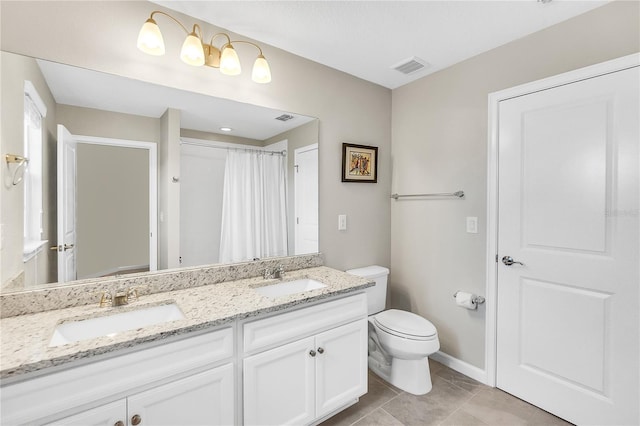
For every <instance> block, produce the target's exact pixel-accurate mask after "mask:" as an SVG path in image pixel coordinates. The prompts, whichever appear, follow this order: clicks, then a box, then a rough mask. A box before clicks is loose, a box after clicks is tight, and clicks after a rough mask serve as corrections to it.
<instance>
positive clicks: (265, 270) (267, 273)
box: [262, 268, 273, 280]
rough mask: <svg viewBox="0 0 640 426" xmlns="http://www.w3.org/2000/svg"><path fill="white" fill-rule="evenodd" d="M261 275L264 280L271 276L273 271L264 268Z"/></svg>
mask: <svg viewBox="0 0 640 426" xmlns="http://www.w3.org/2000/svg"><path fill="white" fill-rule="evenodd" d="M262 277H263V278H264V279H265V280H268V279H270V278H273V271H271V269H269V268H264V274H263V275H262Z"/></svg>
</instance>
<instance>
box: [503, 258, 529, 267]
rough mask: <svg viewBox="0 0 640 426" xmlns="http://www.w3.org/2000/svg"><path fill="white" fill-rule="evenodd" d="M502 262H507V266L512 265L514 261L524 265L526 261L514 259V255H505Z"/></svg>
mask: <svg viewBox="0 0 640 426" xmlns="http://www.w3.org/2000/svg"><path fill="white" fill-rule="evenodd" d="M502 263H504V264H505V265H507V266H511V265H513V264H514V263H517V264H518V265H522V266H524V263H522V262H518V261H517V260H513V257H511V256H505V257H503V258H502Z"/></svg>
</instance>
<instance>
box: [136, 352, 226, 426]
mask: <svg viewBox="0 0 640 426" xmlns="http://www.w3.org/2000/svg"><path fill="white" fill-rule="evenodd" d="M233 376H234V375H233V365H232V364H226V365H223V366H221V367H218V368H214V369H212V370H208V371H205V372H203V373H198V374H195V375H193V376H189V377H186V378H184V379H180V380H177V381H175V382H171V383H167V384H165V385H162V386H158V387H156V388H153V389H150V390H148V391H145V392H142V393H139V394H136V395H132V396H130V397H129V398H127V400H128V405H129V407H128V420H129V423H128V424H129V425H134V424H136V423H138V422H136V421H134V420H133V418H134V417H135V416H139V419H140V423H139V424H140V425H154V426H155V425H167V426H169V425H171V426H173V425H181V426H187V425H231V424H233V423H234V417H235V409H234V397H235V392H234V385H233V382H234V380H233Z"/></svg>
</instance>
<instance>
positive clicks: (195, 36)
mask: <svg viewBox="0 0 640 426" xmlns="http://www.w3.org/2000/svg"><path fill="white" fill-rule="evenodd" d="M155 14H160V15H164V16H167V17H169V18H171V19H172V20H173V21H174V22H176V23H177V24H178V25H180V27H181V28H182V29H183V30H184V32H185V33H186V34H187V37H186V39H185V41H184V43H183V44H182V50H181V51H180V59H182V61H183V62H185V63H186V64H189V65H193V66H196V67H198V66H202V65H207V66H209V67H212V68H218V69H220V72H221V73H222V74H226V75H238V74H240V73H241V72H242V67H241V66H240V60H239V58H238V54H237V53H236V50H235V49H234V47H233V45H234V44H239V43H244V44H250V45H252V46H253V47H255V48H256V49H258V52H259V53H258V57H257V58H256V60H255V62H254V64H253V71H252V72H251V78H252V80H253V81H255V82H256V83H269V82H271V70H270V68H269V63H268V62H267V60H266V59H265V57H264V55H263V54H262V49H261V48H260V46H258V45H257V44H255V43H252V42H250V41H245V40H231V38H230V37H229V35H228V34H227V33H217V34H214V35H213V36H212V37H211V39H210V40H209V43H205V42H204V41H203V37H202V29H201V28H200V26H199V25H198V24H193V29H192V30H191V31H189V30H188V29H187V27H185V26H184V25H183V24H182V23H181V22H180V21H178V20H177V19H176V18H174V17H173V16H171V15H169V14H168V13H165V12H162V11H160V10H155V11H153V12H151V16H150V17H149V19H147V20H146V22H145V23H144V24H143V25H142V28H141V29H140V33H139V34H138V49H140V50H142V51H143V52H144V53H147V54H149V55H156V56H161V55H164V40H163V38H162V33H161V32H160V28H159V27H158V24H157V23H156V21H155V20H154V19H153V16H154V15H155ZM217 37H223V38H225V39H226V43H224V44H222V46H221V47H220V48H219V49H218V48H217V47H215V46H214V45H213V41H214V39H215V38H217Z"/></svg>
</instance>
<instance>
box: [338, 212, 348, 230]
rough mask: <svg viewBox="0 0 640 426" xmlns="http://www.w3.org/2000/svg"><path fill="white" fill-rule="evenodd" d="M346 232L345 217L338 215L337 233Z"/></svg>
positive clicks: (344, 215)
mask: <svg viewBox="0 0 640 426" xmlns="http://www.w3.org/2000/svg"><path fill="white" fill-rule="evenodd" d="M346 230H347V215H346V214H339V215H338V231H346Z"/></svg>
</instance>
